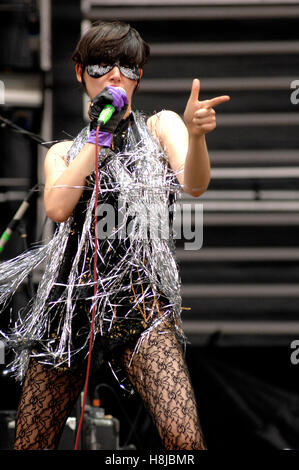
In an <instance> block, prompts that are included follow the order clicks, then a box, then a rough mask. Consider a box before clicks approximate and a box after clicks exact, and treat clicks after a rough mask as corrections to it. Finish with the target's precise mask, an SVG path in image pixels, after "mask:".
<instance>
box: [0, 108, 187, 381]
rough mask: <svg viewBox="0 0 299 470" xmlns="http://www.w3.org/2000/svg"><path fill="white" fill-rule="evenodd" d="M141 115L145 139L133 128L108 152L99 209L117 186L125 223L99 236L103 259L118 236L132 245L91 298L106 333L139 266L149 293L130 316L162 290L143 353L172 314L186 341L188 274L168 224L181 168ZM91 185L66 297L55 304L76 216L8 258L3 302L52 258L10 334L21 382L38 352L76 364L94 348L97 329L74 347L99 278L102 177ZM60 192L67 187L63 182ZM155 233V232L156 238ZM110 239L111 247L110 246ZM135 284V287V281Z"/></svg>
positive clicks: (76, 146) (0, 276)
mask: <svg viewBox="0 0 299 470" xmlns="http://www.w3.org/2000/svg"><path fill="white" fill-rule="evenodd" d="M134 119H135V123H136V125H137V129H138V132H139V135H140V140H139V138H138V139H137V138H136V136H135V135H134V133H133V132H132V129H131V128H130V127H129V132H128V136H127V141H126V142H127V143H126V147H125V150H124V151H123V152H122V153H113V152H112V151H109V153H107V152H106V154H105V153H101V155H100V157H101V158H102V163H103V164H102V165H101V163H100V169H99V188H100V192H99V206H98V207H99V209H100V210H101V208H103V207H105V204H106V203H107V204H108V203H109V201H110V200H111V199H110V197H111V192H113V193H114V194H115V195H117V197H118V201H119V203H118V214H117V215H118V216H119V218H120V220H121V223H119V224H117V226H116V227H113V230H112V232H111V233H110V235H109V236H108V239H107V237H106V239H105V240H102V239H101V237H100V238H99V239H98V257H99V260H101V262H103V263H104V264H106V263H107V262H109V256H110V254H111V252H112V253H113V250H114V242H113V240H115V239H116V240H122V241H123V243H124V245H125V246H126V247H127V249H126V250H125V252H124V254H123V255H122V256H121V257H119V259H118V261H117V263H116V264H115V265H113V267H112V269H111V270H110V271H109V273H108V274H107V275H106V276H102V275H99V276H98V280H97V284H98V288H97V294H96V295H95V296H93V295H92V296H91V297H90V301H91V307H90V308H91V309H92V308H93V306H95V308H96V315H95V331H96V332H100V334H103V329H104V326H105V327H106V329H107V325H108V330H109V328H110V327H111V326H112V318H113V315H112V313H111V312H113V309H114V308H115V306H116V305H115V304H114V303H113V296H114V295H115V294H116V293H118V292H121V291H122V290H124V288H125V287H126V288H127V287H129V286H127V285H125V283H126V282H127V281H126V280H127V279H130V276H131V273H132V270H135V272H136V269H138V270H140V273H141V277H140V283H141V284H143V285H144V289H143V291H142V294H140V293H139V294H138V295H136V301H135V302H134V303H133V305H132V307H131V309H129V310H128V311H127V314H126V316H128V315H129V314H131V315H132V312H138V306H144V303H145V300H146V299H150V300H153V301H154V299H155V297H156V296H157V294H158V293H162V295H163V296H164V297H166V298H167V299H168V302H169V303H168V305H167V308H165V310H163V315H160V316H158V317H157V316H155V315H154V312H148V311H147V315H148V318H149V319H150V320H149V326H148V328H147V329H146V330H145V331H144V332H143V333H142V334H141V336H140V338H139V340H138V342H137V344H136V348H135V351H134V354H136V353H138V349H139V347H140V344H141V343H142V341H143V340H144V338H146V337H148V335H149V334H150V333H151V331H152V330H153V329H154V328H156V327H157V326H158V325H160V324H161V323H162V322H163V321H164V320H165V319H167V320H169V319H171V320H173V322H172V324H173V325H174V328H176V332H177V334H178V336H179V337H180V339H181V340H182V342H185V337H184V334H183V330H182V325H181V316H180V314H181V294H180V287H181V284H180V276H179V271H178V267H177V263H176V260H175V246H174V241H173V234H172V231H171V228H172V227H171V224H168V214H169V205H170V204H169V201H170V199H172V202H174V201H175V200H176V198H177V197H178V195H179V194H180V192H181V187H180V185H179V184H178V182H177V180H176V175H175V173H174V172H173V171H172V170H171V169H170V168H169V165H168V161H167V155H166V152H164V150H163V149H162V148H161V146H160V144H159V143H158V142H157V141H156V140H155V139H154V138H153V137H152V136H151V134H150V133H149V131H148V128H147V126H146V123H145V120H144V118H143V116H142V115H141V114H139V113H134ZM88 132H89V131H88V128H84V129H83V130H82V131H81V132H80V133H79V135H78V136H77V137H76V139H75V141H74V143H73V145H72V147H71V149H70V151H69V154H68V159H69V162H70V161H72V160H73V159H74V158H75V157H76V155H77V154H78V152H80V150H81V149H82V147H83V146H84V144H85V142H86V140H87V138H88ZM106 160H107V161H106ZM87 187H88V188H89V189H90V193H91V197H90V199H89V201H88V203H87V207H86V212H85V221H84V224H83V229H82V232H81V233H80V234H78V235H77V236H78V250H77V253H76V255H75V258H74V261H73V263H72V267H71V270H70V272H69V275H68V279H67V282H66V284H65V285H63V286H62V287H63V289H62V294H61V295H60V297H59V298H57V299H55V301H53V302H51V303H50V302H49V300H48V299H49V295H50V292H51V290H52V289H53V287H54V286H56V285H57V283H56V281H57V275H58V273H59V270H60V267H61V266H62V263H63V259H64V255H65V248H66V245H67V241H68V239H69V236H70V231H71V227H72V221H73V216H71V217H70V218H69V219H68V220H67V221H66V222H64V223H61V224H60V226H59V227H58V229H57V230H56V232H55V234H54V237H53V239H52V240H51V241H50V242H49V243H48V244H46V245H43V246H40V247H37V248H34V249H32V250H31V251H28V252H26V253H23V254H22V255H20V256H18V257H17V258H15V259H13V260H9V261H6V262H3V263H2V264H0V302H1V304H2V305H3V308H4V306H5V305H6V304H7V302H8V301H9V299H10V298H11V296H12V295H14V293H15V292H16V290H17V288H18V287H19V286H20V284H21V283H22V282H23V281H24V279H25V278H26V277H27V275H28V274H29V273H30V272H31V271H32V270H33V269H35V268H36V267H37V266H38V265H39V264H40V263H42V262H45V265H46V268H45V271H44V274H43V276H42V279H41V281H40V283H39V287H38V291H37V294H36V296H35V297H34V299H32V305H31V308H30V309H29V310H28V312H27V313H26V314H25V315H23V313H22V312H20V314H19V317H18V319H17V321H16V323H15V325H14V328H13V329H12V331H11V332H10V333H4V332H2V335H4V336H5V338H6V339H7V340H8V343H9V344H10V346H11V347H12V349H14V350H15V358H14V360H13V362H12V363H11V364H10V365H9V368H8V370H9V371H10V372H11V373H13V374H14V375H15V376H16V378H17V380H22V379H23V377H24V374H25V372H26V369H27V366H28V362H29V359H30V357H32V356H33V357H36V358H37V359H38V360H39V361H41V362H43V363H45V364H49V365H53V366H57V365H59V366H61V365H65V366H68V367H70V366H71V363H72V358H73V357H75V356H76V354H78V353H79V352H80V350H81V349H83V348H87V345H88V342H89V335H90V333H89V335H87V336H86V341H85V342H84V344H83V345H82V347H81V348H80V350H74V348H73V346H72V320H73V318H74V317H75V315H76V302H77V301H78V299H80V298H81V296H82V295H84V294H83V290H82V289H81V288H86V287H88V286H89V287H93V285H94V280H93V279H90V278H89V279H88V280H86V273H87V269H88V268H87V262H86V259H84V256H86V253H87V252H88V251H90V250H91V251H93V252H94V237H93V234H92V231H91V226H92V221H93V213H94V205H95V187H94V175H92V178H91V184H90V185H89V186H87ZM60 188H61V187H60ZM57 190H60V189H59V187H57ZM61 190H62V191H63V189H61ZM165 219H166V221H167V223H166V224H165ZM161 221H162V222H163V223H162V225H161ZM128 222H130V223H129V225H130V230H129V231H128V230H126V229H125V228H126V227H127V226H128ZM169 225H170V229H169V230H168V231H167V230H166V231H165V227H166V228H167V227H168V228H169ZM97 228H99V227H97ZM153 229H155V230H154V231H155V233H154V236H152V232H151V230H153ZM127 232H128V233H127ZM149 233H151V236H148V235H149ZM107 240H108V241H109V243H110V249H109V250H107ZM104 243H105V247H106V251H104V248H103V246H104ZM82 257H83V262H82ZM147 261H148V262H147ZM132 286H133V288H134V283H132V285H131V287H132ZM85 292H86V291H85ZM153 305H154V303H153ZM3 308H2V310H3ZM60 312H63V314H62V315H61V318H60V320H59V328H58V338H60V339H59V341H53V340H52V339H51V337H49V335H48V333H49V331H50V329H51V322H52V321H53V319H57V318H59V317H57V316H58V315H59V313H60ZM90 317H91V315H90ZM131 318H132V316H131ZM98 334H99V333H98ZM36 343H40V344H42V352H38V353H37V352H34V348H32V347H31V345H32V344H36Z"/></svg>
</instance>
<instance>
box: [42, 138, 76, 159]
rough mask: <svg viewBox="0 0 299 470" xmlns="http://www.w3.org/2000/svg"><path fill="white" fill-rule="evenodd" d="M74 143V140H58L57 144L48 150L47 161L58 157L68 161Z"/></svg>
mask: <svg viewBox="0 0 299 470" xmlns="http://www.w3.org/2000/svg"><path fill="white" fill-rule="evenodd" d="M72 145H73V141H72V140H67V141H63V142H58V143H57V144H54V145H52V147H51V148H50V149H49V150H48V152H47V155H46V162H47V161H49V160H55V159H56V158H58V159H60V160H63V161H64V162H65V163H66V157H67V154H68V151H69V150H70V148H71V146H72Z"/></svg>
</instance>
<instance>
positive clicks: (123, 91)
mask: <svg viewBox="0 0 299 470" xmlns="http://www.w3.org/2000/svg"><path fill="white" fill-rule="evenodd" d="M117 88H118V89H119V90H120V91H121V92H122V94H123V95H127V93H126V92H125V90H124V89H123V88H122V87H121V86H119V87H117Z"/></svg>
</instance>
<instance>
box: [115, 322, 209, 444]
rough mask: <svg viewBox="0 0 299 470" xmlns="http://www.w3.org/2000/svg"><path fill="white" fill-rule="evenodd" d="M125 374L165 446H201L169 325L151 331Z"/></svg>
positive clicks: (129, 357) (192, 403) (128, 355)
mask: <svg viewBox="0 0 299 470" xmlns="http://www.w3.org/2000/svg"><path fill="white" fill-rule="evenodd" d="M124 364H125V368H126V371H127V374H128V376H129V378H130V380H131V382H132V384H133V386H134V388H135V389H136V391H137V392H138V393H139V394H140V396H141V398H142V399H143V402H144V404H145V406H146V407H147V409H148V411H149V412H150V414H151V416H152V419H153V421H154V424H155V425H156V427H157V430H158V432H159V434H160V437H161V439H162V442H163V445H164V446H165V447H166V448H167V449H204V448H205V445H204V441H203V436H202V431H201V428H200V424H199V418H198V412H197V404H196V399H195V395H194V391H193V387H192V384H191V380H190V375H189V372H188V369H187V365H186V362H185V360H184V356H183V351H182V348H181V345H180V344H179V342H178V340H177V338H176V335H175V332H174V330H173V329H172V328H169V327H165V325H164V326H161V327H159V328H157V329H156V330H153V331H152V332H151V333H150V335H149V337H148V338H147V339H144V341H143V342H142V343H141V346H140V348H139V349H138V352H135V353H134V354H133V356H132V350H129V349H127V350H126V352H125V355H124Z"/></svg>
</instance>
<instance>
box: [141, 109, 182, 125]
mask: <svg viewBox="0 0 299 470" xmlns="http://www.w3.org/2000/svg"><path fill="white" fill-rule="evenodd" d="M174 121H175V122H177V121H180V122H183V121H182V118H181V117H180V115H179V114H177V113H176V112H174V111H170V110H168V109H164V110H163V111H160V112H159V113H155V114H153V115H152V116H150V117H149V118H148V120H147V125H148V127H149V129H151V127H153V126H154V127H155V126H156V125H157V124H158V123H159V124H161V123H162V124H163V123H168V122H174Z"/></svg>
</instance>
